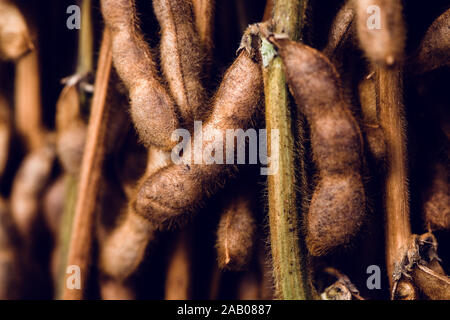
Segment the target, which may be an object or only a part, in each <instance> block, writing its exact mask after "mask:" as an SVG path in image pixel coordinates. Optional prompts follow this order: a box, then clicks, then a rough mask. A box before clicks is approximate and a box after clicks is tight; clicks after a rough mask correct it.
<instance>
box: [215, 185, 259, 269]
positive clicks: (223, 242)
mask: <svg viewBox="0 0 450 320" xmlns="http://www.w3.org/2000/svg"><path fill="white" fill-rule="evenodd" d="M241 191H242V190H241ZM228 201H229V202H228V203H227V204H226V206H225V208H224V210H223V212H222V215H221V217H220V221H219V228H218V230H217V243H216V248H217V260H218V263H219V268H221V269H231V270H242V269H243V268H244V267H246V265H247V264H248V262H249V261H250V259H251V256H252V253H253V252H252V249H253V246H254V237H255V231H256V230H255V229H256V222H255V219H254V217H253V208H252V204H251V200H250V198H249V196H248V194H245V193H235V194H233V196H232V197H231V198H229V199H228Z"/></svg>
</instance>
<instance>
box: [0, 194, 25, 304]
mask: <svg viewBox="0 0 450 320" xmlns="http://www.w3.org/2000/svg"><path fill="white" fill-rule="evenodd" d="M13 234H14V225H13V222H12V221H11V216H10V212H9V208H8V203H7V202H6V200H4V199H3V198H0V300H5V299H18V298H19V296H18V293H19V292H18V291H19V276H20V273H19V267H20V266H19V259H18V256H17V248H16V247H15V244H14V241H13Z"/></svg>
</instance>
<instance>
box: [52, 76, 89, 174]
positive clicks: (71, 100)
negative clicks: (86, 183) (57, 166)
mask: <svg viewBox="0 0 450 320" xmlns="http://www.w3.org/2000/svg"><path fill="white" fill-rule="evenodd" d="M56 131H57V134H56V150H57V153H58V158H59V160H60V162H61V164H62V166H63V167H64V169H65V170H66V172H68V173H70V174H73V175H77V174H78V173H79V171H80V168H81V161H82V158H83V151H84V146H85V143H86V133H87V124H86V123H85V122H84V121H83V119H82V118H81V114H80V101H79V96H78V89H77V87H76V86H75V85H67V86H65V87H64V88H63V90H62V91H61V94H60V96H59V98H58V101H57V103H56Z"/></svg>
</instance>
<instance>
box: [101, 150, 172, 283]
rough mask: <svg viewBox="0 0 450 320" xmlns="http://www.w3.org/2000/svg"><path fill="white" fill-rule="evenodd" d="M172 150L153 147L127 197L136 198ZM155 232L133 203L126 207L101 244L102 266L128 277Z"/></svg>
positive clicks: (113, 274) (117, 277) (142, 256)
mask: <svg viewBox="0 0 450 320" xmlns="http://www.w3.org/2000/svg"><path fill="white" fill-rule="evenodd" d="M169 161H170V154H168V153H167V152H165V151H162V150H160V149H157V148H155V147H150V148H149V150H148V157H147V168H146V170H145V172H144V174H143V175H142V178H141V179H140V181H139V182H137V183H136V182H135V184H136V185H135V186H134V188H133V191H132V193H131V194H130V195H129V196H130V198H129V199H128V201H130V202H132V201H134V197H135V196H136V186H137V187H139V186H140V185H141V184H142V183H143V181H145V179H146V177H148V176H151V175H152V174H154V173H155V172H157V171H158V170H160V169H161V168H164V167H166V166H167V165H168V163H169ZM154 236H155V228H154V227H153V226H152V224H151V223H150V222H149V221H148V220H147V219H144V218H142V217H141V216H139V215H137V214H136V212H135V209H134V208H133V207H132V205H131V203H130V204H129V205H128V206H127V207H126V212H125V213H124V218H123V221H121V222H120V223H119V225H118V226H117V228H115V229H114V230H113V231H112V233H111V234H109V235H105V236H104V237H103V238H105V240H104V241H101V245H100V247H101V248H100V268H101V270H102V271H103V272H104V273H105V274H107V275H109V276H111V277H113V278H114V279H126V278H128V277H129V276H130V275H131V274H132V273H133V272H134V271H135V270H136V269H137V267H138V266H139V265H140V263H141V262H142V260H143V259H144V255H145V252H146V248H147V245H148V243H149V242H150V241H151V240H152V239H153V238H154Z"/></svg>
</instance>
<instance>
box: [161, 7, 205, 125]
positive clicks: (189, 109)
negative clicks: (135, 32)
mask: <svg viewBox="0 0 450 320" xmlns="http://www.w3.org/2000/svg"><path fill="white" fill-rule="evenodd" d="M153 8H154V10H155V14H156V18H157V19H158V21H159V24H160V26H161V44H160V47H161V67H162V71H163V73H164V76H165V79H166V80H167V82H168V84H169V88H170V92H171V93H172V96H173V97H174V100H175V102H176V104H177V106H178V111H179V113H180V116H181V118H182V119H183V121H184V122H186V123H187V124H191V122H192V120H194V119H200V118H201V116H200V115H201V114H202V113H203V112H202V110H201V109H202V107H204V106H205V105H206V104H205V101H206V90H205V88H204V87H203V84H202V73H203V62H204V59H205V52H204V50H203V47H202V44H201V41H200V37H199V34H198V33H197V31H196V28H195V23H194V12H193V8H192V3H191V1H190V0H153ZM191 125H192V124H191Z"/></svg>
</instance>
